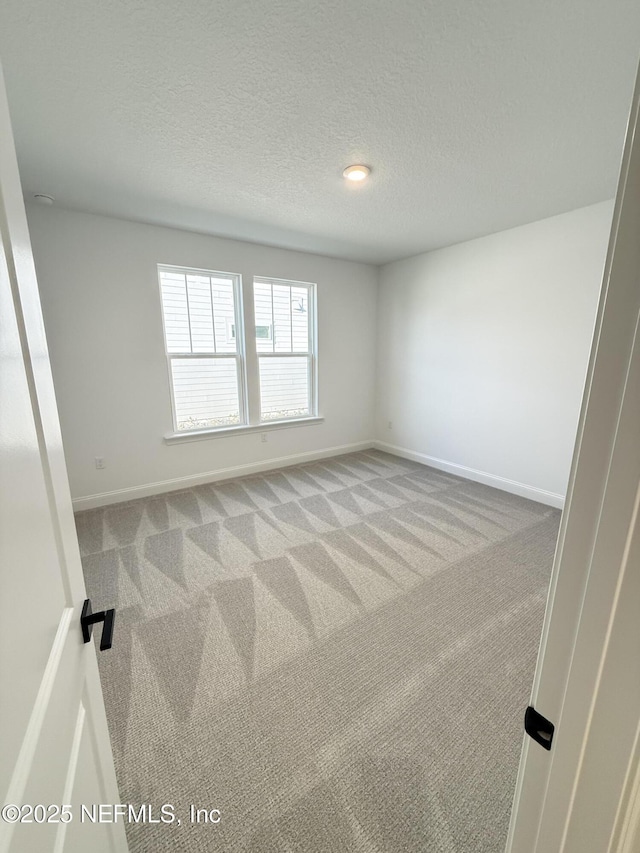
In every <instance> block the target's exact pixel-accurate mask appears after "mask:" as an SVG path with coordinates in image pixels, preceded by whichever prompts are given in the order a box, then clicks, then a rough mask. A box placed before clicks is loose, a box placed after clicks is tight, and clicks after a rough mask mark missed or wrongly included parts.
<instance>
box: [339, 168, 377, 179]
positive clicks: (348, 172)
mask: <svg viewBox="0 0 640 853" xmlns="http://www.w3.org/2000/svg"><path fill="white" fill-rule="evenodd" d="M370 172H371V169H370V168H369V167H368V166H347V168H346V169H345V170H344V172H343V173H342V174H343V175H344V177H345V178H346V179H347V180H348V181H364V179H365V178H368V177H369V174H370Z"/></svg>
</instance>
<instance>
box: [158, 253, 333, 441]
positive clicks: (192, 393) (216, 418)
mask: <svg viewBox="0 0 640 853" xmlns="http://www.w3.org/2000/svg"><path fill="white" fill-rule="evenodd" d="M158 273H159V278H160V292H161V300H162V316H163V321H164V335H165V345H166V353H167V359H168V362H169V379H170V383H171V395H172V404H173V416H174V427H175V430H176V431H179V432H188V431H195V430H215V429H224V428H230V427H236V426H242V425H245V424H246V425H252V424H253V425H257V424H259V423H267V422H271V423H273V422H276V421H281V420H289V421H290V420H295V419H297V418H308V417H311V416H313V415H315V414H316V402H315V401H316V382H315V371H316V350H315V319H314V315H315V285H313V284H307V283H304V282H293V281H280V280H276V279H267V278H254V280H253V293H254V310H255V329H253V330H247V334H252V335H255V346H256V354H257V359H258V361H257V370H256V369H255V368H253V369H252V370H251V371H250V372H249V375H247V373H246V359H245V352H244V340H245V334H244V329H245V324H244V317H243V315H242V300H241V291H240V276H239V275H236V274H234V273H219V272H208V271H203V270H190V269H179V268H176V267H164V266H159V267H158ZM250 363H251V364H255V362H254V361H252V362H250ZM246 388H248V389H249V390H250V391H251V389H255V394H254V392H253V391H251V393H249V394H246V393H245V389H246ZM247 398H249V399H256V401H257V400H258V399H259V403H260V409H259V411H247V408H246V403H245V400H246V399H247Z"/></svg>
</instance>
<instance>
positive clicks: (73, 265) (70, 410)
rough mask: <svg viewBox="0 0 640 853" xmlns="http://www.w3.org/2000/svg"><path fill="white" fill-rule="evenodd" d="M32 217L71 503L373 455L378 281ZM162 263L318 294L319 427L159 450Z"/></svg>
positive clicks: (144, 229)
mask: <svg viewBox="0 0 640 853" xmlns="http://www.w3.org/2000/svg"><path fill="white" fill-rule="evenodd" d="M28 217H29V226H30V230H31V237H32V242H33V249H34V255H35V260H36V267H37V271H38V278H39V284H40V292H41V297H42V307H43V313H44V318H45V325H46V330H47V336H48V341H49V349H50V354H51V363H52V369H53V376H54V381H55V386H56V394H57V399H58V407H59V410H60V419H61V423H62V432H63V438H64V445H65V452H66V458H67V466H68V470H69V477H70V482H71V491H72V495H73V497H74V499H76V500H78V499H80V498H85V497H87V496H91V495H96V494H98V495H99V494H103V493H108V492H114V491H118V490H123V489H124V490H126V489H132V488H134V487H141V486H146V485H147V484H151V483H157V482H163V481H167V480H175V479H176V478H185V477H186V478H189V477H192V476H194V477H195V476H198V475H203V474H204V475H206V474H207V473H209V472H215V471H219V470H221V469H228V468H233V467H235V466H239V465H247V464H251V463H262V462H268V460H270V459H277V458H281V457H284V456H289V455H293V454H296V455H297V454H310V453H315V452H319V451H322V450H325V449H331V448H341V447H344V446H346V445H354V444H359V443H361V442H364V443H370V442H371V439H372V438H373V431H374V429H373V427H374V381H375V329H376V299H377V270H376V268H374V267H372V266H368V265H366V264H357V263H351V262H348V261H338V260H333V259H330V258H324V257H320V256H317V255H311V254H304V253H301V252H291V251H287V250H282V249H274V248H269V247H265V246H259V245H255V244H251V243H242V242H237V241H233V240H227V239H220V238H215V237H209V236H205V235H201V234H194V233H190V232H186V231H176V230H172V229H168V228H161V227H157V226H151V225H143V224H138V223H133V222H126V221H123V220H118V219H113V218H109V217H104V216H95V215H92V214H85V213H78V212H72V211H65V210H60V209H55V208H54V209H47V208H40V207H37V206H34V205H30V206H29V207H28ZM158 263H163V264H175V265H178V266H190V267H199V268H203V269H213V270H223V271H229V272H238V273H241V274H242V275H243V276H244V277H245V278H249V280H250V278H251V277H252V276H253V275H262V276H267V277H269V276H272V277H278V278H289V279H294V280H299V281H314V282H316V283H317V285H318V326H319V335H318V346H319V383H318V384H319V394H320V406H319V409H320V411H319V414H320V415H323V416H324V418H325V422H324V423H322V424H319V425H315V426H303V427H295V428H288V429H282V430H273V431H270V432H269V433H268V442H267V443H266V444H263V443H261V441H260V436H259V435H258V434H256V433H253V434H248V435H240V436H227V437H224V438H222V437H218V438H211V439H207V440H202V441H192V442H188V443H180V444H172V445H167V444H165V442H164V441H163V437H164V435H165V434H167V433H170V432H171V431H172V429H173V427H172V418H171V403H170V397H169V385H168V374H167V366H166V358H165V354H164V343H163V333H162V321H161V313H160V298H159V287H158V278H157V269H156V265H157V264H158ZM96 456H102V457H104V459H105V463H106V467H105V469H104V470H101V471H98V470H96V468H95V465H94V457H96ZM184 484H185V485H186V484H187V482H185V483H184ZM181 485H182V484H181V482H179V481H178V482H175V483H172V484H169V485H167V486H166V487H167V488H171V487H173V488H177V487H180V486H181ZM141 493H142V492H137V491H134V492H125V493H121V494H118V495H116V496H111V498H113V497H117V498H118V499H126V498H129V497H135V496H137V495H138V494H141ZM107 499H108V498H107ZM105 500H106V499H105V498H99V499H98V500H97V501H93V502H86V501H84V502H82V503H81V504H80V505H81V506H87V505H91V504H92V503H93V504H96V503H102V502H104V501H105Z"/></svg>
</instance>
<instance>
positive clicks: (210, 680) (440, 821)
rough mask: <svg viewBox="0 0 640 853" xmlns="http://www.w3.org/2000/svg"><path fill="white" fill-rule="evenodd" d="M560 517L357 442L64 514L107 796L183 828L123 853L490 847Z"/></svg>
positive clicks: (395, 852) (142, 831)
mask: <svg viewBox="0 0 640 853" xmlns="http://www.w3.org/2000/svg"><path fill="white" fill-rule="evenodd" d="M559 517H560V514H559V512H557V511H555V510H551V509H549V508H548V507H545V506H543V505H541V504H537V503H533V502H531V501H527V500H524V499H521V498H517V497H514V496H512V495H508V494H506V493H504V492H500V491H497V490H495V489H491V488H488V487H486V486H482V485H479V484H477V483H471V482H468V481H466V480H461V479H459V478H456V477H453V476H450V475H448V474H443V473H440V472H438V471H435V470H433V469H430V468H426V467H424V466H421V465H418V464H415V463H413V462H408V461H405V460H403V459H399V458H396V457H392V456H389V455H387V454H383V453H379V452H376V451H367V452H362V453H356V454H351V455H349V456H340V457H336V458H334V459H328V460H323V461H322V462H317V463H312V464H308V465H302V466H298V467H295V468H285V469H282V470H280V471H277V472H272V473H267V474H264V475H260V476H252V477H247V478H243V479H239V480H234V481H229V482H225V483H219V484H213V485H205V486H198V487H196V488H193V489H188V490H185V491H181V492H172V493H168V494H165V495H162V496H160V497H155V498H149V499H147V500H139V501H132V502H129V503H127V504H119V505H115V506H112V507H106V508H104V509H99V510H92V511H88V512H83V513H79V514H78V516H77V526H78V533H79V539H80V546H81V551H82V555H83V565H84V570H85V576H86V582H87V589H88V593H89V595H90V596H91V598H92V601H93V607H94V609H98V608H102V607H111V606H115V607H116V608H117V617H116V630H115V642H114V646H113V648H112V649H111V650H110V651H107V652H102V653H99V661H100V672H101V677H102V684H103V689H104V695H105V702H106V706H107V715H108V720H109V728H110V732H111V739H112V744H113V750H114V754H115V760H116V769H117V775H118V780H119V785H120V795H121V797H122V799H123V802H130V803H150V804H152V805H153V806H154V807H155V808H156V811H157V810H158V809H159V807H160V805H162V804H163V803H171V804H173V805H174V806H175V810H176V814H177V815H179V816H180V818H181V820H182V824H181V825H180V826H177V824H174V825H171V826H165V825H130V826H129V827H128V836H129V843H130V846H131V851H132V853H139V852H140V851H145V853H146V851H149V853H151V851H153V853H161V851H189V853H198V851H228V853H249V851H251V853H351V851H354V853H355V851H358V853H422V851H428V853H500V851H502V850H503V846H504V842H505V838H506V832H507V826H508V819H509V811H510V807H511V799H512V795H513V790H514V785H515V777H516V771H517V765H518V758H519V752H520V745H521V741H522V718H523V713H524V709H525V707H526V705H527V701H528V697H529V690H530V686H531V681H532V677H533V669H534V665H535V656H536V650H537V645H538V639H539V635H540V629H541V625H542V616H543V610H544V602H545V596H546V590H547V584H548V580H549V573H550V569H551V563H552V558H553V550H554V545H555V540H556V536H557V530H558V522H559ZM97 633H99V632H97ZM192 803H193V804H195V805H196V806H197V807H199V808H204V807H207V808H209V809H212V808H218V809H220V811H221V813H222V820H221V823H220V824H219V825H217V826H211V825H209V826H203V825H191V824H190V823H189V821H188V818H189V805H190V804H192Z"/></svg>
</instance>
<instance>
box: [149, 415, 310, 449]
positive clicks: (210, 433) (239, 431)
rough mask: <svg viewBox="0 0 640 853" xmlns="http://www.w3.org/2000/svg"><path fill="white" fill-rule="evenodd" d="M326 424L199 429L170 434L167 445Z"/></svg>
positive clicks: (292, 422)
mask: <svg viewBox="0 0 640 853" xmlns="http://www.w3.org/2000/svg"><path fill="white" fill-rule="evenodd" d="M321 423H324V418H321V417H313V418H292V419H291V420H288V421H268V422H267V423H264V424H244V425H242V426H234V427H223V428H222V429H198V430H190V431H188V432H187V431H185V432H170V433H169V434H168V435H165V437H164V441H165V444H182V443H183V442H187V441H202V440H203V439H207V438H223V437H224V436H229V435H247V434H249V433H254V432H270V431H271V430H275V429H291V428H292V427H301V426H316V425H317V424H321Z"/></svg>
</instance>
